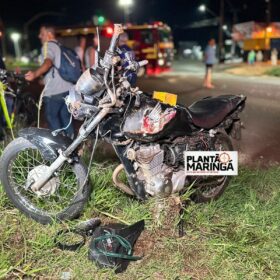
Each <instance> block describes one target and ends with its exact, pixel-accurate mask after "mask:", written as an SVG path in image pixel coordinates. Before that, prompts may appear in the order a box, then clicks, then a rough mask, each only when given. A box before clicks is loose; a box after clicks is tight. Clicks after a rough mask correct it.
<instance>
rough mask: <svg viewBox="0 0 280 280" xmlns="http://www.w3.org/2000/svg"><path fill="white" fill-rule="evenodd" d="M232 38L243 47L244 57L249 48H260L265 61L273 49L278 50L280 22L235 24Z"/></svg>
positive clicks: (279, 49) (279, 48)
mask: <svg viewBox="0 0 280 280" xmlns="http://www.w3.org/2000/svg"><path fill="white" fill-rule="evenodd" d="M232 39H233V41H235V42H236V43H237V44H238V45H239V46H240V47H241V48H242V49H243V51H244V53H243V57H244V58H246V57H247V54H248V52H250V51H251V50H255V51H259V50H261V51H262V52H263V55H264V60H265V61H267V60H269V59H270V55H271V51H272V50H273V49H276V50H277V51H278V52H279V51H280V22H272V23H270V24H269V25H268V24H267V23H262V22H254V21H250V22H245V23H239V24H235V25H234V26H233V33H232Z"/></svg>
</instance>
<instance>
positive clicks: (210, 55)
mask: <svg viewBox="0 0 280 280" xmlns="http://www.w3.org/2000/svg"><path fill="white" fill-rule="evenodd" d="M204 62H205V66H206V73H205V79H204V84H203V85H204V86H205V87H206V88H214V86H213V84H212V68H213V65H214V64H215V63H216V42H215V39H210V40H209V42H208V45H207V47H206V49H205V53H204Z"/></svg>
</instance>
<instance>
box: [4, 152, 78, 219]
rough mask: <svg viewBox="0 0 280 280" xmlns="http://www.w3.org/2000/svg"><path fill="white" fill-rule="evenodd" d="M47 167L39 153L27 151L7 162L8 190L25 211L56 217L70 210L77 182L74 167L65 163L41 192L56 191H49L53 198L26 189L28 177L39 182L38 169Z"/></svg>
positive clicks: (39, 174) (75, 193)
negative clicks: (18, 200) (9, 189)
mask: <svg viewBox="0 0 280 280" xmlns="http://www.w3.org/2000/svg"><path fill="white" fill-rule="evenodd" d="M49 165H50V163H49V162H47V161H46V160H45V159H44V158H43V157H42V155H41V153H40V151H39V150H37V149H36V148H29V149H26V150H24V151H21V152H19V153H18V154H17V156H16V157H15V158H14V159H13V160H12V161H11V162H10V165H9V168H8V170H9V174H8V175H9V179H10V182H11V186H12V187H13V188H14V190H15V192H16V194H17V195H18V197H19V199H21V201H22V202H23V203H24V205H25V206H26V207H27V208H29V209H32V211H33V212H34V211H36V212H38V213H42V214H43V213H44V214H46V213H47V214H48V215H56V214H58V213H59V212H61V211H63V210H64V209H65V208H67V207H69V204H71V202H72V200H73V199H74V198H75V196H76V195H77V192H78V189H79V184H78V183H79V182H78V179H77V174H75V173H74V171H73V166H71V165H70V164H69V163H65V164H64V166H63V167H62V168H61V169H60V170H59V171H58V172H57V176H56V177H52V178H51V179H50V180H49V182H48V183H47V184H46V185H45V186H43V188H42V189H41V190H42V191H43V192H44V191H46V192H49V191H50V188H55V189H53V190H52V192H53V191H54V193H53V194H51V193H49V194H48V195H40V194H39V193H34V192H33V191H32V190H31V189H25V186H26V182H27V179H28V178H29V177H28V176H31V175H30V174H31V173H32V176H35V177H36V176H37V178H39V177H40V176H41V173H42V171H40V170H44V169H40V168H47V167H46V166H49ZM39 171H40V172H41V173H40V172H39ZM30 172H31V173H30ZM44 188H45V189H44ZM44 194H45V192H44Z"/></svg>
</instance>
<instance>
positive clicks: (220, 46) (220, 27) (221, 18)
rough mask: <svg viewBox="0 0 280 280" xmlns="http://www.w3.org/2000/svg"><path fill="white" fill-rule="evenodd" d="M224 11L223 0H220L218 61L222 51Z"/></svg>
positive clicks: (220, 58)
mask: <svg viewBox="0 0 280 280" xmlns="http://www.w3.org/2000/svg"><path fill="white" fill-rule="evenodd" d="M224 11H225V1H224V0H220V20H219V61H220V62H221V61H222V56H223V52H224V30H223V26H224V18H225V16H224Z"/></svg>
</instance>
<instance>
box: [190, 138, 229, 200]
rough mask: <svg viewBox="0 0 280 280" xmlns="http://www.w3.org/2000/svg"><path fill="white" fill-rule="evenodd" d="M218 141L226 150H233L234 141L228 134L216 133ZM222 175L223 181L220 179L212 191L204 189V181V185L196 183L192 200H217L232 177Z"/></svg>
mask: <svg viewBox="0 0 280 280" xmlns="http://www.w3.org/2000/svg"><path fill="white" fill-rule="evenodd" d="M217 141H219V142H220V143H222V144H223V146H224V147H223V150H224V151H226V150H227V151H233V145H232V142H231V140H230V138H229V136H227V135H226V134H223V133H218V134H217V135H216V141H215V142H217ZM209 177H211V176H209ZM221 177H222V178H220V180H221V183H219V181H218V185H216V187H214V188H213V189H212V191H211V192H209V193H205V191H203V181H202V182H201V183H200V185H202V186H200V187H199V186H198V185H197V184H195V185H194V187H195V192H194V194H193V195H192V196H191V198H192V200H193V201H195V202H197V203H207V202H210V201H212V200H217V199H218V198H219V197H220V196H221V195H222V194H223V192H224V191H225V189H226V187H227V186H228V184H229V182H230V179H231V177H229V176H221ZM212 178H213V177H212ZM214 178H215V177H214Z"/></svg>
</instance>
